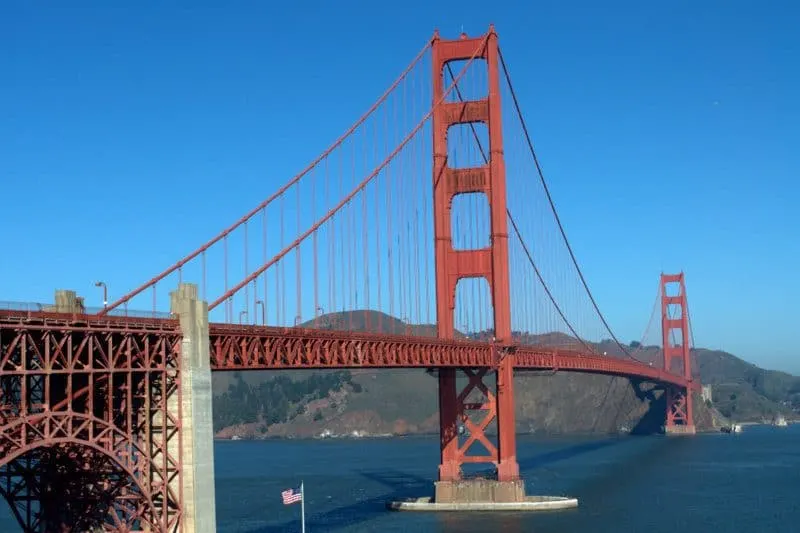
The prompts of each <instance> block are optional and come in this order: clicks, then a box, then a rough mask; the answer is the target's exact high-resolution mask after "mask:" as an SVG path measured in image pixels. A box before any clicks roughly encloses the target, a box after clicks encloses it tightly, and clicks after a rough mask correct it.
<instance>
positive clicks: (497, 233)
mask: <svg viewBox="0 0 800 533" xmlns="http://www.w3.org/2000/svg"><path fill="white" fill-rule="evenodd" d="M431 51H432V56H433V59H432V65H433V99H434V105H435V108H434V112H433V117H432V124H433V128H432V129H433V160H434V164H433V194H434V203H433V209H434V211H433V212H434V236H435V243H436V244H435V257H436V300H437V313H436V320H437V328H438V335H439V337H440V338H442V339H452V338H453V335H454V327H455V316H454V309H455V293H456V285H457V284H458V282H459V280H461V279H464V278H475V277H481V278H484V279H486V281H487V282H488V284H489V288H490V292H491V303H492V310H493V314H494V321H493V322H494V336H495V338H496V340H497V341H498V342H500V343H504V342H508V341H510V340H511V298H510V294H509V278H508V276H509V266H508V229H507V221H506V183H505V164H504V161H503V137H502V124H501V113H500V77H499V64H498V56H497V34H496V33H495V31H494V28H493V27H490V28H489V32H488V33H487V34H486V35H484V36H482V37H479V38H473V39H469V38H467V36H466V35H464V34H462V35H461V38H460V39H458V40H452V41H450V40H442V39H440V38H439V36H438V33H437V34H436V35H435V36H434V39H433V44H432V46H431ZM470 58H479V59H482V60H484V61H485V63H486V67H487V69H488V78H489V92H488V94H487V95H486V97H485V98H483V99H481V100H475V101H464V100H462V101H459V102H452V103H439V104H438V105H437V102H439V101H440V100H441V99H442V96H443V95H444V68H445V66H446V65H447V64H448V63H450V62H452V61H458V60H465V59H470ZM466 68H467V67H464V69H466ZM475 122H482V123H484V124H486V126H487V128H488V131H489V161H488V163H487V164H484V165H482V166H480V167H475V168H469V169H455V168H452V167H450V166H449V165H448V161H447V154H448V148H447V134H448V130H449V129H450V127H452V126H454V125H456V124H467V123H475ZM469 192H477V193H482V194H484V195H486V198H487V200H488V205H489V213H490V215H489V216H490V224H491V229H490V233H491V239H490V244H489V246H488V247H486V248H483V249H476V250H455V249H454V248H453V239H452V228H451V219H452V215H451V207H452V201H453V198H454V197H455V196H457V195H459V194H464V193H469ZM491 359H492V368H494V369H496V371H497V380H496V384H497V388H496V394H491V393H490V392H489V390H488V389H487V388H486V386H485V385H484V384H483V382H482V378H483V377H484V376H485V374H486V369H482V370H481V371H479V372H478V373H477V374H476V373H473V372H472V371H468V370H467V371H466V373H467V375H468V377H469V383H468V384H467V386H466V388H464V389H463V390H461V391H460V392H459V391H458V389H457V388H456V379H455V372H456V370H455V369H453V368H447V369H443V370H442V371H440V372H439V406H440V414H439V416H440V435H441V464H440V466H439V479H440V480H442V481H455V480H458V479H461V474H462V473H461V465H462V464H463V463H465V462H467V461H469V462H473V463H480V462H486V463H492V464H495V465H497V476H498V480H500V481H512V480H516V479H518V478H519V467H518V465H517V460H516V442H515V439H516V432H515V421H514V380H513V377H512V361H511V360H510V359H509V358H507V357H505V356H498V357H492V358H491ZM475 388H477V389H479V390H480V391H481V392H482V393H483V396H484V397H485V398H486V401H485V402H483V403H479V404H476V403H475V402H471V401H469V397H470V394H471V392H472V391H473V390H474V389H475ZM470 411H481V412H485V413H486V414H485V416H484V418H483V419H482V420H481V423H480V424H475V423H473V422H472V421H471V418H470V415H471V413H470ZM495 419H496V421H497V422H496V423H497V433H498V445H497V447H495V446H494V445H491V444H489V440H488V439H487V438H486V436H485V430H486V428H487V427H488V424H489V423H491V422H493V421H494V420H495ZM459 423H461V424H463V425H464V427H465V429H467V430H469V432H470V437H469V438H467V439H466V440H465V442H464V443H462V444H459V442H458V441H459V435H458V431H457V430H456V429H455V428H456V427H457V426H458V424H459ZM475 442H481V443H483V445H484V447H485V448H486V450H487V453H486V454H484V455H477V456H476V455H470V454H469V451H470V447H471V446H472V444H474V443H475Z"/></svg>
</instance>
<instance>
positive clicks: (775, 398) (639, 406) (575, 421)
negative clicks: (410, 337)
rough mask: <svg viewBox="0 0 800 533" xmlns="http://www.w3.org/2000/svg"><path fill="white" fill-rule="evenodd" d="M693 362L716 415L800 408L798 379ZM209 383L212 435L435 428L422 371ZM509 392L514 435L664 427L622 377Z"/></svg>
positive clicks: (372, 323) (730, 364)
mask: <svg viewBox="0 0 800 533" xmlns="http://www.w3.org/2000/svg"><path fill="white" fill-rule="evenodd" d="M308 325H309V326H311V325H312V324H308ZM316 326H317V327H327V328H330V329H360V330H372V331H375V330H380V331H383V332H387V333H396V334H403V333H406V334H414V335H426V336H432V335H434V334H435V328H434V327H433V326H418V325H407V324H405V323H403V322H401V321H400V320H397V319H394V318H392V317H389V316H388V315H384V314H381V313H374V312H353V313H337V314H330V315H325V316H323V317H319V318H318V319H317V323H316ZM459 335H460V334H459ZM516 337H517V340H518V342H521V343H525V344H527V343H543V342H544V341H545V340H546V341H547V342H548V344H551V345H552V344H559V343H560V342H568V341H570V340H571V339H570V338H569V337H567V336H566V335H562V334H553V335H549V336H547V338H545V337H530V336H524V335H516ZM634 346H636V344H635V343H634ZM597 347H598V349H599V350H600V351H604V352H607V354H608V355H609V356H616V357H619V356H622V355H623V354H622V352H621V350H620V349H619V347H618V346H617V345H616V344H614V343H611V342H610V341H606V342H603V343H600V344H598V345H597ZM629 350H632V348H629ZM634 353H635V356H636V357H637V358H638V359H640V360H642V361H646V362H650V361H652V362H654V363H656V362H658V363H660V361H659V360H658V359H659V356H658V350H657V348H655V347H639V346H636V350H635V351H634ZM693 358H694V362H693V365H694V374H695V375H696V376H698V377H699V378H700V379H701V380H702V382H703V383H704V384H710V385H712V387H713V402H714V408H715V409H716V410H718V411H719V412H720V413H721V414H722V415H724V416H728V417H732V418H733V419H735V420H736V421H739V422H743V421H759V420H761V419H762V418H765V417H766V418H772V416H774V414H775V413H778V412H782V413H784V414H787V415H789V416H791V415H792V410H793V409H794V410H800V378H798V377H794V376H791V375H789V374H785V373H782V372H776V371H770V370H763V369H760V368H758V367H756V366H754V365H752V364H750V363H747V362H745V361H742V360H741V359H738V358H737V357H735V356H733V355H731V354H728V353H726V352H720V351H713V350H704V349H699V350H696V351H694V352H693ZM213 379H214V394H215V398H214V427H215V431H217V436H218V437H220V438H230V437H232V436H234V435H237V436H239V437H242V438H268V437H312V436H316V435H319V434H321V433H322V432H323V431H326V430H327V432H329V433H331V434H334V435H344V434H352V433H353V432H359V433H363V434H370V435H380V434H407V433H433V432H436V431H438V429H437V428H438V401H437V396H436V385H437V381H436V377H435V375H433V373H429V372H425V371H422V370H372V369H370V370H351V371H308V370H297V371H286V372H270V371H252V372H230V373H219V372H218V373H215V374H214V378H213ZM515 386H516V400H517V401H516V413H517V427H518V430H519V431H522V432H532V433H536V432H541V433H550V434H553V433H556V434H557V433H611V432H617V431H620V430H629V431H633V432H652V431H656V430H658V428H659V427H660V426H661V424H662V423H663V413H664V404H663V399H662V398H660V397H658V394H653V393H652V392H651V391H649V390H648V387H647V386H646V385H641V386H637V385H635V384H632V383H631V382H630V381H629V380H627V379H624V378H615V377H609V376H596V375H588V374H574V373H556V374H552V373H550V372H519V373H517V375H516V376H515ZM713 412H714V410H710V409H708V408H707V406H705V405H698V404H696V416H697V424H698V426H700V427H701V428H710V427H711V426H712V422H713V420H712V418H713V414H712V413H713ZM490 429H491V428H490Z"/></svg>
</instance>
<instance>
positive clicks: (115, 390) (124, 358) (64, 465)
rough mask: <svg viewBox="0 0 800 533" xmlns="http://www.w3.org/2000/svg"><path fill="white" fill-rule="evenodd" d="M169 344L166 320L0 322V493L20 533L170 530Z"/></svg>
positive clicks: (176, 477) (173, 516)
mask: <svg viewBox="0 0 800 533" xmlns="http://www.w3.org/2000/svg"><path fill="white" fill-rule="evenodd" d="M180 342H181V334H180V331H179V329H178V326H177V322H175V321H169V320H145V321H137V322H136V323H130V322H127V321H123V320H98V319H96V318H90V317H79V316H70V315H58V314H54V313H25V312H17V311H3V312H2V313H0V485H2V490H0V492H2V494H3V496H4V497H5V498H6V500H8V501H9V503H10V505H11V507H12V510H13V512H14V514H15V516H16V518H17V520H18V521H19V522H20V525H21V526H22V528H23V530H24V531H37V532H38V531H42V530H45V531H54V530H56V529H58V530H62V529H63V530H65V531H76V530H77V531H84V530H86V529H88V528H90V527H98V525H100V526H101V527H103V529H104V530H107V531H135V530H140V529H142V528H144V527H146V526H147V527H150V528H151V529H152V530H153V531H164V532H173V531H179V524H180V516H181V507H182V498H181V493H180V478H181V462H180V456H179V452H178V450H179V449H180V448H179V441H180V412H179V411H180V389H179V388H178V379H179V374H180V357H179V354H180ZM32 476H33V477H32ZM31 480H36V485H35V486H31V485H30V484H29V483H30V482H31ZM48 491H49V492H48Z"/></svg>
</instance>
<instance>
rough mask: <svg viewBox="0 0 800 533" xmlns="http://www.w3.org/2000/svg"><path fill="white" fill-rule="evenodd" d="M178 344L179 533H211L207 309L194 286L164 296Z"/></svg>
mask: <svg viewBox="0 0 800 533" xmlns="http://www.w3.org/2000/svg"><path fill="white" fill-rule="evenodd" d="M170 303H171V306H170V307H171V312H172V313H173V314H175V315H177V317H178V319H179V321H180V325H181V333H182V334H183V341H182V343H181V374H180V377H181V395H182V397H181V411H182V412H181V423H182V440H183V445H182V449H181V458H182V460H183V472H182V477H183V483H182V485H183V506H184V507H183V520H182V522H183V523H182V531H185V532H187V533H188V532H192V533H215V532H216V530H217V519H216V496H215V492H214V433H213V426H212V411H211V399H212V395H211V394H212V393H211V361H210V359H209V355H208V354H209V345H208V343H209V337H208V304H207V303H206V302H203V301H200V300H199V299H198V296H197V285H195V284H193V283H192V284H190V283H182V284H180V285H178V289H177V290H176V291H174V292H171V293H170Z"/></svg>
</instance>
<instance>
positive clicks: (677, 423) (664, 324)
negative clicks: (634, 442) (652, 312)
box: [661, 272, 695, 435]
mask: <svg viewBox="0 0 800 533" xmlns="http://www.w3.org/2000/svg"><path fill="white" fill-rule="evenodd" d="M676 285H677V289H678V290H677V294H674V292H675V291H672V292H673V294H670V291H669V290H668V289H669V288H670V287H672V286H676ZM671 309H674V310H675V312H672V313H671V312H670V311H671ZM670 315H672V316H670ZM689 341H690V337H689V308H688V307H687V302H686V284H685V279H684V275H683V272H681V273H680V274H661V342H662V346H663V350H664V370H666V371H667V372H676V371H677V369H676V368H675V367H676V366H680V367H681V368H680V370H681V371H682V373H683V377H685V378H686V380H687V381H688V382H691V380H692V361H691V355H690V347H689ZM676 362H678V363H679V365H677V364H674V363H676ZM664 394H665V396H666V403H667V418H666V424H665V426H664V430H665V432H666V433H667V434H668V435H669V434H687V433H688V434H694V433H695V425H694V413H693V407H692V395H691V390H690V389H684V388H678V387H667V388H666V390H665V392H664Z"/></svg>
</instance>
